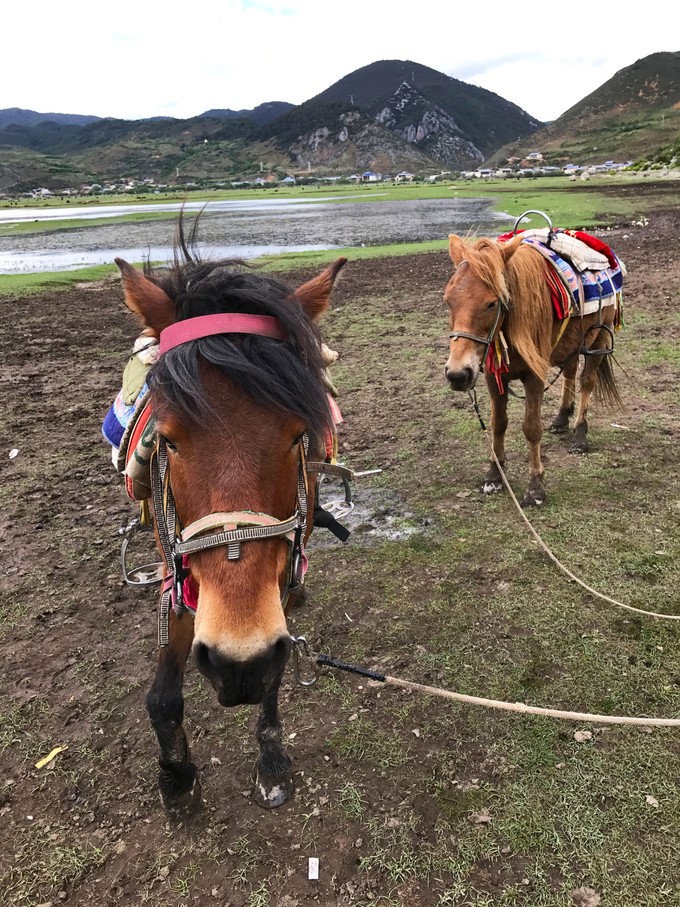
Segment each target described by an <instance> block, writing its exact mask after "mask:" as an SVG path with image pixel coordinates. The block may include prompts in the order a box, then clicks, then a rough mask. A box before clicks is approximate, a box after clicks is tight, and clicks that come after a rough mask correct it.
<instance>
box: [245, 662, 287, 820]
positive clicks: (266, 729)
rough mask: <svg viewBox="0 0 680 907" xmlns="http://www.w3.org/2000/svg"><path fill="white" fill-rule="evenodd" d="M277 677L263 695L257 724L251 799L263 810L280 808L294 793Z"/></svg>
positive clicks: (279, 679)
mask: <svg viewBox="0 0 680 907" xmlns="http://www.w3.org/2000/svg"><path fill="white" fill-rule="evenodd" d="M280 684H281V676H279V677H278V678H276V679H275V680H274V682H273V683H272V685H271V687H270V688H269V690H267V692H266V693H265V694H264V697H263V699H262V705H261V706H260V715H259V718H258V722H257V742H258V743H259V745H260V755H259V758H258V760H257V763H256V765H255V786H254V788H253V800H255V802H256V803H258V804H259V805H260V806H264V807H265V808H266V809H272V808H274V807H276V806H281V805H282V804H284V803H285V802H286V800H288V799H289V797H290V796H291V795H292V793H293V789H294V787H293V777H292V773H291V761H290V758H289V756H288V754H287V753H286V751H285V750H284V748H283V745H282V743H281V721H280V720H279V703H278V697H279V686H280Z"/></svg>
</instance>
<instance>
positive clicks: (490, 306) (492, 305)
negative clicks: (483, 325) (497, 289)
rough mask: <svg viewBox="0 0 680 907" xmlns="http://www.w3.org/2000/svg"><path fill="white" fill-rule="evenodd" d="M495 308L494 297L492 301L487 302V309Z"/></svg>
mask: <svg viewBox="0 0 680 907" xmlns="http://www.w3.org/2000/svg"><path fill="white" fill-rule="evenodd" d="M495 308H496V300H495V299H494V301H493V302H490V303H489V304H488V306H487V309H495Z"/></svg>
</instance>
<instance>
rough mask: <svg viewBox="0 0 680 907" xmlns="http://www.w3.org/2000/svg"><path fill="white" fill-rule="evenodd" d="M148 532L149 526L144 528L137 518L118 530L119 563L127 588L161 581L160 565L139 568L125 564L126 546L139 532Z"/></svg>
mask: <svg viewBox="0 0 680 907" xmlns="http://www.w3.org/2000/svg"><path fill="white" fill-rule="evenodd" d="M150 531H151V526H144V525H143V524H142V523H141V522H140V520H139V518H135V519H134V520H132V521H131V522H130V523H128V525H127V526H126V527H125V528H123V529H121V530H120V534H121V535H122V536H123V541H122V542H121V546H120V563H121V568H122V572H123V579H124V580H125V582H126V583H127V584H128V586H151V585H154V584H155V583H160V582H162V581H163V564H162V563H149V564H142V565H141V566H139V567H129V566H128V563H127V552H128V545H129V544H130V542H131V541H132V539H133V538H134V537H135V536H137V535H139V533H140V532H142V533H147V532H150Z"/></svg>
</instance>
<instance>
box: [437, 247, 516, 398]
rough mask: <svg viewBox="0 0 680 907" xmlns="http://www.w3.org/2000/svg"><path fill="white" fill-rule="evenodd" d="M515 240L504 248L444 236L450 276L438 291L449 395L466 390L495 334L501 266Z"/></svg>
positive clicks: (502, 302) (502, 296)
mask: <svg viewBox="0 0 680 907" xmlns="http://www.w3.org/2000/svg"><path fill="white" fill-rule="evenodd" d="M519 242H521V237H519V236H518V237H517V239H513V240H511V241H510V242H507V243H498V242H495V241H494V240H491V239H479V240H477V241H476V242H475V243H473V244H469V245H466V244H465V243H464V242H463V240H462V239H461V238H460V237H459V236H456V235H454V234H452V235H451V236H449V255H450V257H451V261H452V262H453V266H454V272H453V275H452V277H451V279H450V280H449V282H448V284H447V286H446V289H445V291H444V302H445V303H446V305H447V306H448V309H449V329H450V334H449V337H450V344H449V358H448V361H447V363H446V366H445V369H444V371H445V374H446V378H447V380H448V381H449V383H450V385H451V387H452V388H453V389H454V390H458V391H466V390H470V389H472V388H473V387H474V386H475V384H476V382H477V379H478V377H479V373H480V372H481V371H482V368H483V366H484V360H485V358H486V354H487V352H488V350H489V346H490V345H491V343H492V342H493V340H494V338H495V336H496V332H497V331H498V330H499V329H500V326H501V324H502V321H503V318H504V314H505V311H506V309H507V304H508V295H509V294H508V285H507V282H506V277H505V266H506V263H507V262H508V261H509V260H510V258H511V257H512V255H513V254H514V253H515V251H516V250H517V247H518V243H519Z"/></svg>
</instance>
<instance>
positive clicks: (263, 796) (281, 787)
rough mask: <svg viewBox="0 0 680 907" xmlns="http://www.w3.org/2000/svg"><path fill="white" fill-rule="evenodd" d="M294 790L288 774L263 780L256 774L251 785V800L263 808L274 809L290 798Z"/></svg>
mask: <svg viewBox="0 0 680 907" xmlns="http://www.w3.org/2000/svg"><path fill="white" fill-rule="evenodd" d="M294 790H295V785H294V784H293V779H292V778H291V777H290V776H284V777H282V778H278V779H277V780H271V779H266V780H265V779H263V778H260V777H259V776H258V777H257V778H256V779H255V786H254V787H253V800H254V801H255V802H256V803H257V805H258V806H261V807H262V808H263V809H276V807H277V806H283V804H284V803H285V802H286V801H287V800H290V798H291V797H292V796H293V791H294Z"/></svg>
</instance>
